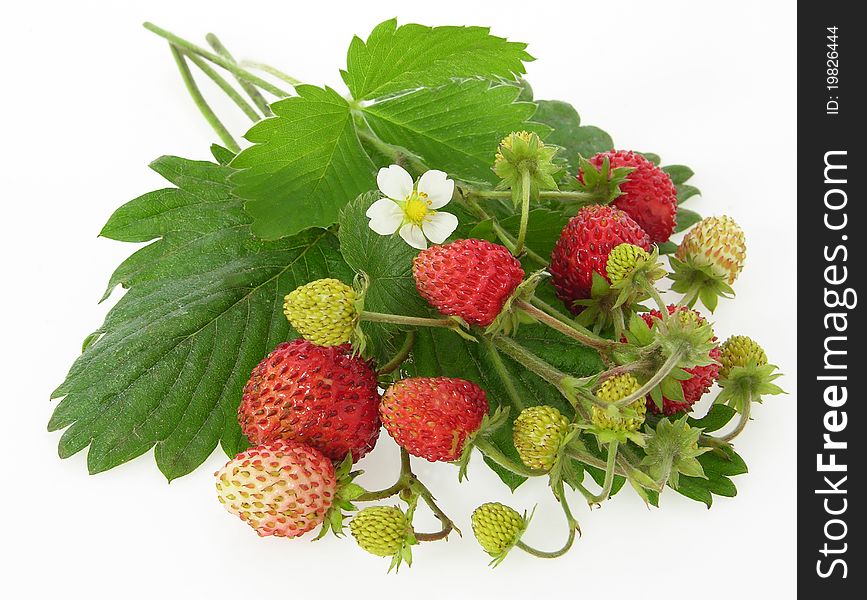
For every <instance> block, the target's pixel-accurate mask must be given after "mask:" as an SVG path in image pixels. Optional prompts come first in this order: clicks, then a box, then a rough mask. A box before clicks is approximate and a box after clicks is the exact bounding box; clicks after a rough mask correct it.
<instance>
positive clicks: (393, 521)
mask: <svg viewBox="0 0 867 600" xmlns="http://www.w3.org/2000/svg"><path fill="white" fill-rule="evenodd" d="M349 529H350V531H351V532H352V535H353V537H354V538H355V541H356V542H358V545H359V546H361V548H363V549H364V550H366V551H368V552H370V553H371V554H375V555H376V556H394V555H395V554H396V553H397V552H399V551H400V549H401V548H402V547H403V544H404V541H405V540H406V538H407V533H408V532H409V531H410V524H409V521H408V520H407V518H406V515H405V514H404V512H403V511H402V510H400V509H399V508H397V507H396V506H371V507H370V508H365V509H364V510H362V511H359V513H358V514H356V515H355V517H354V518H353V519H352V522H350V523H349Z"/></svg>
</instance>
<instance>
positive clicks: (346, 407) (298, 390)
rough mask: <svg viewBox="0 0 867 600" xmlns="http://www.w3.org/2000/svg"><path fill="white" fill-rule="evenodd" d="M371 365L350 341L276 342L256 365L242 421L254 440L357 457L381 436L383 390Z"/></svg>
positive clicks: (337, 456)
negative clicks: (335, 343)
mask: <svg viewBox="0 0 867 600" xmlns="http://www.w3.org/2000/svg"><path fill="white" fill-rule="evenodd" d="M376 386H377V384H376V373H374V371H373V369H372V368H371V366H370V364H368V363H367V362H366V361H364V360H362V359H361V358H360V357H357V356H352V354H351V349H350V347H349V345H342V346H329V347H325V346H317V345H315V344H312V343H310V342H308V341H306V340H302V339H296V340H293V341H291V342H288V343H287V342H284V343H282V344H280V345H279V346H277V347H276V348H275V349H274V351H273V352H271V354H269V355H268V357H267V358H265V360H263V361H262V362H260V363H259V365H258V366H257V367H256V368H255V369H253V373H252V375H251V376H250V380H249V381H248V382H247V385H246V387H245V388H244V396H243V398H242V400H241V405H240V406H239V407H238V421H239V422H240V424H241V429H242V431H243V432H244V435H246V436H247V438H248V439H249V440H250V442H251V443H253V444H261V443H265V442H271V441H274V440H279V439H282V440H290V441H294V442H302V443H305V444H309V445H310V446H313V447H314V448H316V449H317V450H319V451H321V452H322V453H323V454H325V455H326V456H328V457H329V458H331V459H333V460H342V459H343V458H344V457H345V456H346V455H347V454H348V453H349V452H351V453H352V458H353V460H358V459H359V458H361V457H362V456H364V455H365V454H366V453H367V452H368V451H370V450H371V449H372V448H373V446H374V444H375V443H376V438H377V437H378V436H379V417H378V408H379V394H378V392H377V387H376Z"/></svg>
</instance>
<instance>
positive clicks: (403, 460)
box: [355, 448, 413, 502]
mask: <svg viewBox="0 0 867 600" xmlns="http://www.w3.org/2000/svg"><path fill="white" fill-rule="evenodd" d="M412 477H413V474H412V466H411V465H410V462H409V453H408V452H407V451H406V450H404V449H403V448H401V449H400V475H399V476H398V478H397V481H396V482H395V483H394V485H392V486H389V487H387V488H385V489H384V490H379V491H375V492H366V493H364V494H362V495H361V496H359V497H358V498H356V499H355V501H356V502H373V501H375V500H384V499H385V498H391V497H392V496H394V495H395V494H398V493H400V492H402V491H403V490H405V489H406V488H407V487H408V486H409V484H410V480H411V478H412Z"/></svg>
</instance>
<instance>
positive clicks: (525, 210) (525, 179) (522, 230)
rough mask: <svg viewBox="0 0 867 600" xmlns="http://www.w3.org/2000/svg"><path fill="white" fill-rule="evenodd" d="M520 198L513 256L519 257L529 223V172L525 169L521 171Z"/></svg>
mask: <svg viewBox="0 0 867 600" xmlns="http://www.w3.org/2000/svg"><path fill="white" fill-rule="evenodd" d="M514 191H515V190H513V192H514ZM521 196H522V197H521V224H520V227H519V228H518V240H517V241H516V242H515V250H514V254H515V256H521V254H522V253H523V252H524V241H525V240H526V238H527V224H528V223H529V221H530V171H529V170H527V169H526V168H524V169H521Z"/></svg>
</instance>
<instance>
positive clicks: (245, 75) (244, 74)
mask: <svg viewBox="0 0 867 600" xmlns="http://www.w3.org/2000/svg"><path fill="white" fill-rule="evenodd" d="M144 28H145V29H147V30H148V31H151V32H153V33H155V34H157V35H158V36H160V37H162V38H165V39H167V40H168V41H169V42H170V43H171V44H172V45H173V46H177V47H179V48H183V49H184V50H187V51H189V52H193V53H195V54H198V55H199V56H201V57H202V58H204V59H205V60H208V61H210V62H212V63H214V64H215V65H219V66H221V67H223V68H224V69H226V70H227V71H229V72H230V73H232V74H233V75H237V76H238V77H241V78H242V79H244V80H246V81H249V82H250V83H252V84H253V85H255V86H256V87H258V88H259V89H262V90H265V91H266V92H268V93H271V94H274V95H275V96H277V97H278V98H285V97H286V96H288V95H289V93H288V92H285V91H284V90H281V89H280V88H278V87H277V86H275V85H272V84H270V83H268V82H267V81H265V80H264V79H262V78H261V77H257V76H256V75H253V74H252V73H250V72H249V71H247V70H246V69H242V68H241V67H239V66H238V65H237V64H236V63H234V62H233V61H230V60H227V59H225V58H223V57H222V56H220V55H218V54H214V53H213V52H209V51H208V50H205V49H204V48H201V47H200V46H197V45H195V44H193V43H191V42H188V41H187V40H185V39H183V38H180V37H178V36H176V35H175V34H173V33H171V32H169V31H166V30H165V29H163V28H162V27H157V26H156V25H154V24H153V23H145V24H144Z"/></svg>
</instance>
